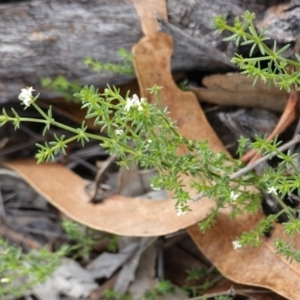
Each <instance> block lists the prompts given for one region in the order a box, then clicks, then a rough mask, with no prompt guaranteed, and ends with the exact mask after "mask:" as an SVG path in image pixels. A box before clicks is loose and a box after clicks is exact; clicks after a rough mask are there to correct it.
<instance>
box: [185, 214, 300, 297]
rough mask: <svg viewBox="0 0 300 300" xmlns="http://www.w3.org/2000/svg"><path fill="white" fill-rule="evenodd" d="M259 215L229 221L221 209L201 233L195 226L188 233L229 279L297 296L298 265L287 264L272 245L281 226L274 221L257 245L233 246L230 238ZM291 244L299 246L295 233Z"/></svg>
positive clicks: (259, 217)
mask: <svg viewBox="0 0 300 300" xmlns="http://www.w3.org/2000/svg"><path fill="white" fill-rule="evenodd" d="M262 218H264V215H263V213H262V212H260V213H257V214H254V215H243V216H239V217H238V218H237V219H235V220H234V221H233V220H231V219H230V217H229V215H228V214H227V213H226V212H223V213H221V215H220V216H219V217H217V219H216V221H217V222H216V223H215V224H214V226H213V227H212V229H210V230H208V231H207V232H206V233H205V234H202V233H201V231H200V230H199V228H198V226H196V225H194V226H192V227H190V228H188V232H189V234H190V235H191V237H192V238H193V240H194V242H195V243H196V244H197V246H198V247H199V249H200V250H201V251H202V252H203V254H204V255H205V256H206V257H207V258H208V259H209V260H210V261H211V262H212V263H213V264H214V265H215V266H216V267H217V268H218V270H219V271H220V272H221V273H222V274H223V275H224V276H226V277H227V278H229V279H230V280H232V281H234V282H237V283H240V284H246V285H253V286H257V287H265V288H268V289H271V290H273V291H275V292H276V293H278V294H279V295H282V296H283V297H286V298H288V299H298V298H299V288H298V286H299V276H300V264H299V263H297V262H295V261H294V262H292V263H290V262H289V261H287V259H286V258H285V257H282V256H280V255H278V254H276V250H275V249H274V247H273V242H274V240H275V239H276V237H281V238H284V233H283V228H282V225H280V224H275V228H274V230H273V231H272V235H271V237H270V238H264V240H263V243H262V245H261V246H260V247H245V248H241V249H237V250H234V249H233V245H232V241H234V240H235V239H236V238H237V237H239V236H241V234H242V233H243V232H244V231H250V230H251V229H253V228H254V227H255V225H256V224H257V223H258V221H259V220H261V219H262ZM292 247H294V248H295V249H299V248H300V239H299V236H294V237H293V243H292Z"/></svg>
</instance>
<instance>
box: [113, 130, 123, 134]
mask: <svg viewBox="0 0 300 300" xmlns="http://www.w3.org/2000/svg"><path fill="white" fill-rule="evenodd" d="M115 133H116V135H121V134H123V133H124V131H123V130H122V129H116V130H115Z"/></svg>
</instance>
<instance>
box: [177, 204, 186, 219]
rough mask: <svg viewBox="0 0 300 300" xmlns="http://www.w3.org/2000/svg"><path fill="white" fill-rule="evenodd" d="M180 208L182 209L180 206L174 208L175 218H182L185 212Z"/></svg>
mask: <svg viewBox="0 0 300 300" xmlns="http://www.w3.org/2000/svg"><path fill="white" fill-rule="evenodd" d="M182 208H183V207H182V206H179V207H177V208H176V211H177V217H180V216H183V215H185V214H186V211H184V210H183V209H182Z"/></svg>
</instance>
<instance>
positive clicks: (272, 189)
mask: <svg viewBox="0 0 300 300" xmlns="http://www.w3.org/2000/svg"><path fill="white" fill-rule="evenodd" d="M268 194H275V195H277V189H276V188H275V187H274V186H271V187H269V188H268Z"/></svg>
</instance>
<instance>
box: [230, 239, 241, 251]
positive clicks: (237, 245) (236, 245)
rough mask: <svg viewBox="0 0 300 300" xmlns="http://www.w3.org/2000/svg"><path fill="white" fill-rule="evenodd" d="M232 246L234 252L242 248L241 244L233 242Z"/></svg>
mask: <svg viewBox="0 0 300 300" xmlns="http://www.w3.org/2000/svg"><path fill="white" fill-rule="evenodd" d="M232 245H233V249H234V250H237V249H240V248H242V245H241V243H240V242H239V241H233V242H232Z"/></svg>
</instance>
